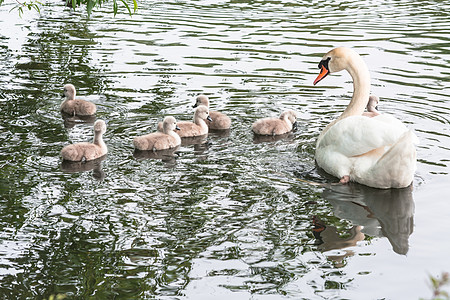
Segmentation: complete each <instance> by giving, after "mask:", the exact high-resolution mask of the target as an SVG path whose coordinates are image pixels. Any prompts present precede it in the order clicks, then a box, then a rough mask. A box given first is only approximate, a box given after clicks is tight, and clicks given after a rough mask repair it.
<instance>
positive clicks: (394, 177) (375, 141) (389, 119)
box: [314, 47, 418, 189]
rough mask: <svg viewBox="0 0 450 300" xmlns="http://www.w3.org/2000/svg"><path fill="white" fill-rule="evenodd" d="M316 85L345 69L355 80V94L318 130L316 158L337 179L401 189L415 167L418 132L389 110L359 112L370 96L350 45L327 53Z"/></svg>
mask: <svg viewBox="0 0 450 300" xmlns="http://www.w3.org/2000/svg"><path fill="white" fill-rule="evenodd" d="M319 68H320V69H321V71H320V74H319V76H317V78H316V80H314V85H315V84H317V83H318V82H319V81H320V80H322V79H323V78H325V77H326V76H327V75H328V74H330V73H335V72H339V71H342V70H346V71H347V72H349V73H350V75H351V77H352V79H353V97H352V100H351V101H350V103H349V105H348V106H347V108H346V109H345V110H344V112H343V113H342V114H341V115H340V116H339V117H338V118H337V119H336V120H334V121H333V122H331V123H330V124H328V126H327V127H326V128H325V129H324V130H323V131H322V132H321V134H320V135H319V138H318V139H317V144H316V155H315V157H316V161H317V164H318V165H319V167H321V168H322V169H324V170H325V171H326V172H327V173H329V174H332V175H334V176H336V177H338V178H340V182H341V183H347V182H349V181H355V182H358V183H361V184H364V185H367V186H371V187H375V188H383V189H386V188H403V187H407V186H409V185H410V184H411V182H412V180H413V177H414V171H415V169H416V148H415V146H414V144H415V143H417V142H418V140H417V137H416V136H415V134H414V133H413V132H412V130H408V129H407V128H406V126H405V125H403V124H402V123H401V122H400V121H399V120H397V119H396V118H394V117H393V116H390V115H387V114H380V115H377V116H374V117H372V118H369V117H366V116H363V112H364V108H365V107H366V105H367V103H368V101H369V91H370V75H369V71H368V69H367V66H366V64H365V63H364V61H363V60H362V58H361V57H360V56H359V55H358V54H357V53H356V52H355V51H353V50H351V49H349V48H344V47H340V48H336V49H333V50H331V51H330V52H328V53H327V54H325V55H324V56H323V58H322V60H321V62H320V63H319Z"/></svg>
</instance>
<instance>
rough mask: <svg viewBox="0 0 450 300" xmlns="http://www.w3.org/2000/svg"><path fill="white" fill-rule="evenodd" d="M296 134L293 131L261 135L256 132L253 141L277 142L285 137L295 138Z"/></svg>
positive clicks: (256, 142) (255, 142)
mask: <svg viewBox="0 0 450 300" xmlns="http://www.w3.org/2000/svg"><path fill="white" fill-rule="evenodd" d="M293 138H294V134H293V133H292V132H288V133H284V134H279V135H259V134H254V135H253V143H254V144H260V143H271V142H277V141H281V140H284V139H293Z"/></svg>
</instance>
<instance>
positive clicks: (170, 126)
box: [163, 116, 180, 132]
mask: <svg viewBox="0 0 450 300" xmlns="http://www.w3.org/2000/svg"><path fill="white" fill-rule="evenodd" d="M175 129H176V130H180V127H178V126H177V120H176V119H175V118H174V117H172V116H168V117H165V118H164V121H163V130H164V132H170V131H173V130H175Z"/></svg>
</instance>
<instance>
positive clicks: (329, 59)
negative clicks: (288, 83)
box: [314, 47, 360, 85]
mask: <svg viewBox="0 0 450 300" xmlns="http://www.w3.org/2000/svg"><path fill="white" fill-rule="evenodd" d="M356 59H360V58H359V54H358V53H356V52H355V51H354V50H352V49H350V48H346V47H339V48H334V49H333V50H331V51H329V52H328V53H327V54H325V55H324V56H323V57H322V60H321V61H320V63H319V69H320V74H319V76H317V78H316V80H314V85H316V84H317V83H318V82H319V81H321V80H322V79H324V78H325V77H326V76H327V75H328V74H330V73H336V72H339V71H342V70H344V69H347V68H348V67H349V66H350V65H352V64H353V62H354V61H355V60H356Z"/></svg>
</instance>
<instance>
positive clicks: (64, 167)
mask: <svg viewBox="0 0 450 300" xmlns="http://www.w3.org/2000/svg"><path fill="white" fill-rule="evenodd" d="M106 157H107V155H104V156H102V157H99V158H97V159H94V160H88V161H68V160H63V162H62V163H61V171H63V172H65V173H78V172H86V171H90V170H92V177H94V178H95V179H97V180H99V181H102V180H103V179H105V176H106V175H105V172H104V171H103V170H102V161H103V160H105V159H106Z"/></svg>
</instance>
